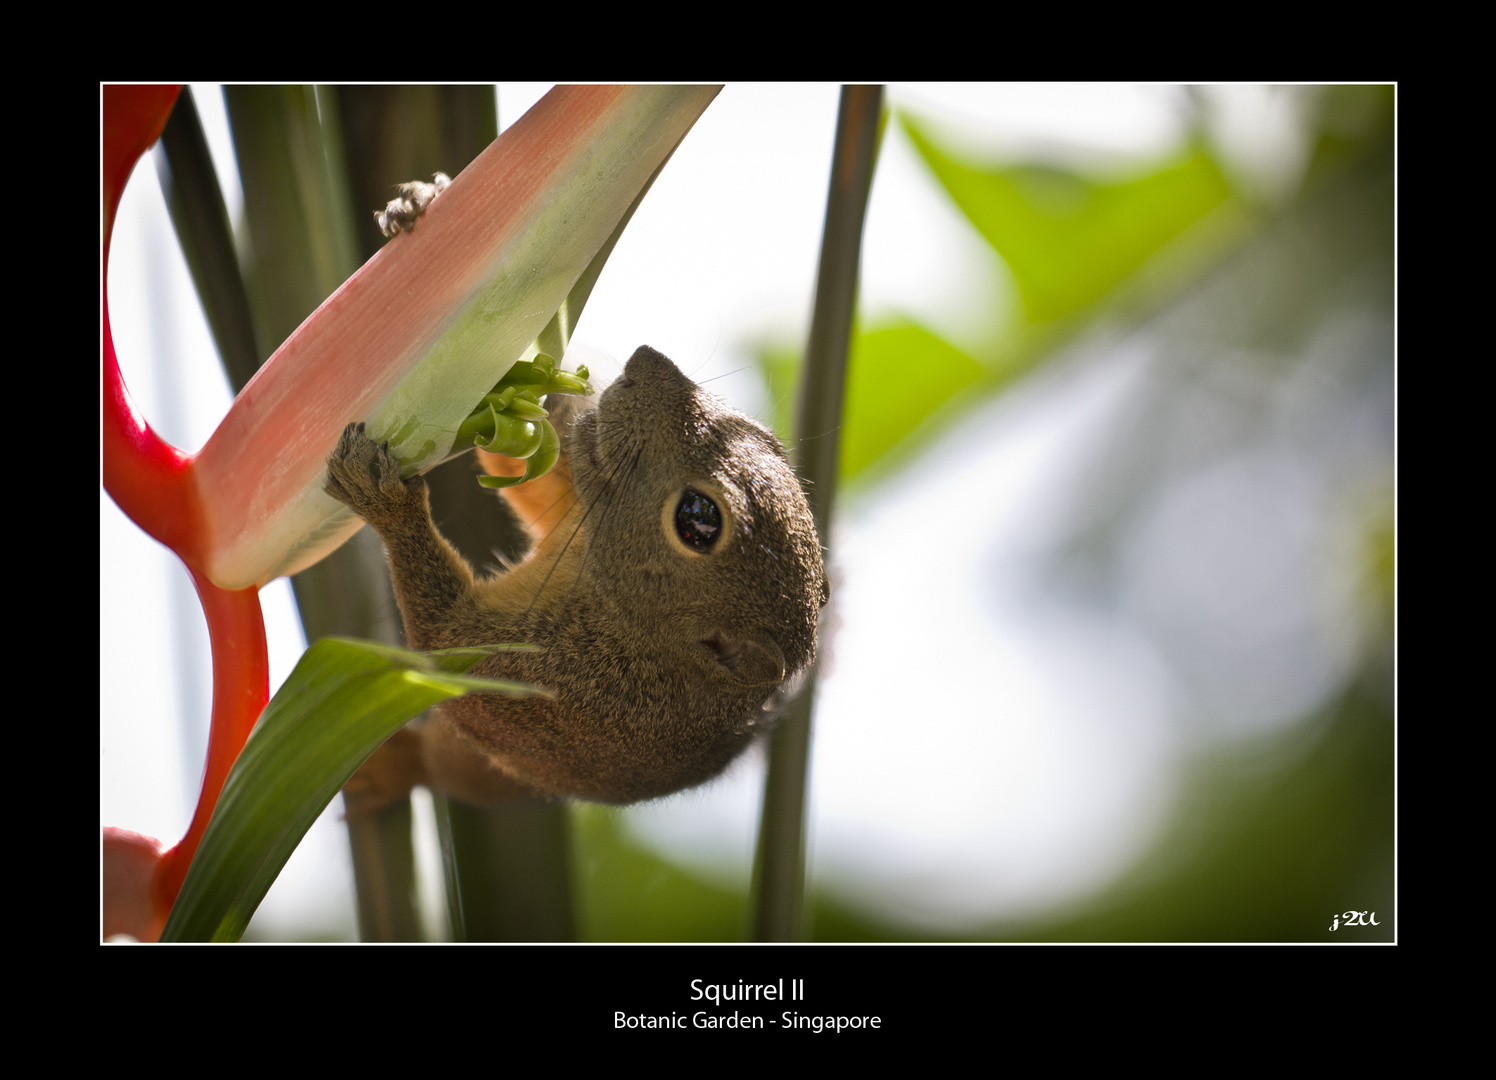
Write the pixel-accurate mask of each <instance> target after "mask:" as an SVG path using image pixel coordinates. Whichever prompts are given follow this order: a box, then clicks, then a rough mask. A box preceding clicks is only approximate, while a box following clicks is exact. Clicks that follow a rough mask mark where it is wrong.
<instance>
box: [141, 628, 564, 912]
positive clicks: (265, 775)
mask: <svg viewBox="0 0 1496 1080" xmlns="http://www.w3.org/2000/svg"><path fill="white" fill-rule="evenodd" d="M491 652H492V650H491V649H467V650H453V651H451V652H449V653H446V654H440V655H434V656H428V655H426V654H424V653H417V652H411V651H410V650H407V649H400V648H396V647H394V646H388V645H377V644H375V643H373V642H367V641H354V640H349V639H345V638H324V639H322V640H321V641H318V642H317V643H316V644H314V645H313V646H312V647H311V648H310V649H308V650H307V651H306V654H305V655H303V656H302V658H301V662H300V663H298V664H297V665H296V670H295V671H293V672H292V673H291V677H290V678H289V679H287V680H286V683H285V685H284V686H282V687H281V689H280V691H279V692H278V693H277V694H276V695H275V697H274V698H273V699H272V700H271V702H270V704H269V705H267V706H266V707H265V712H264V713H263V714H262V715H261V717H260V720H259V723H258V724H257V725H256V726H255V730H254V732H253V734H251V735H250V738H249V742H248V743H247V744H246V745H245V747H244V750H243V752H242V753H241V754H240V755H239V760H238V761H237V762H236V763H235V764H234V768H233V771H232V772H230V773H229V777H228V780H227V781H226V782H225V784H224V786H223V794H222V795H221V797H220V798H219V801H218V806H217V808H216V809H215V810H214V813H213V819H212V821H211V822H210V823H209V825H208V830H207V832H206V834H205V835H204V836H203V842H202V846H201V847H200V848H199V849H198V852H197V857H196V858H195V859H194V860H193V863H192V869H191V870H190V871H189V872H188V875H187V880H186V881H185V882H184V883H183V885H182V891H181V894H180V895H179V896H178V897H177V902H176V905H175V907H173V908H172V912H171V918H170V919H169V920H168V921H167V923H166V927H165V929H164V930H163V932H162V935H161V940H163V941H237V940H239V938H240V937H241V936H242V935H243V933H244V930H245V927H247V926H248V925H249V920H250V917H251V916H252V915H253V914H254V912H255V909H256V908H257V907H258V906H259V904H260V901H261V900H262V899H264V896H265V893H266V892H267V891H269V889H270V886H271V884H272V883H273V882H274V881H275V878H276V876H277V875H278V874H279V873H280V871H281V867H283V866H284V865H285V863H286V860H287V859H288V858H290V856H291V852H292V851H294V850H295V849H296V845H297V844H299V843H300V842H301V838H302V837H303V836H305V835H306V831H307V830H308V829H309V828H311V825H312V822H313V821H315V820H316V819H317V816H318V815H319V814H321V813H322V811H323V809H324V808H325V807H326V806H327V804H328V803H329V802H331V801H332V798H333V796H334V795H336V794H337V793H338V790H339V789H340V788H341V787H342V786H343V784H344V783H346V782H347V780H348V778H349V777H350V776H352V775H353V773H354V771H355V770H356V769H357V768H358V767H359V766H360V765H362V764H363V762H364V761H365V760H366V759H367V758H368V757H369V755H370V754H372V753H373V752H374V751H375V750H376V749H377V748H378V747H379V745H380V744H381V743H383V742H384V741H385V740H386V739H388V738H389V737H390V736H391V735H393V734H394V733H395V732H396V731H397V730H399V728H400V727H401V726H402V725H403V724H405V722H406V721H408V720H410V719H411V718H412V717H413V716H416V715H417V714H419V713H420V712H422V711H424V710H425V709H428V708H430V707H431V706H433V705H436V704H439V703H440V702H443V701H445V700H447V699H448V698H452V697H457V696H460V695H461V694H464V693H467V692H468V691H481V692H484V693H504V694H511V695H524V694H531V693H536V692H537V691H535V690H533V689H532V688H530V687H526V686H523V685H521V684H518V683H509V682H499V681H496V680H491V679H479V678H474V677H472V676H469V675H466V674H463V673H464V672H466V671H467V670H468V669H470V668H471V667H472V666H473V665H474V664H476V663H477V662H478V661H480V660H481V659H483V657H484V656H487V655H489V654H490V653H491Z"/></svg>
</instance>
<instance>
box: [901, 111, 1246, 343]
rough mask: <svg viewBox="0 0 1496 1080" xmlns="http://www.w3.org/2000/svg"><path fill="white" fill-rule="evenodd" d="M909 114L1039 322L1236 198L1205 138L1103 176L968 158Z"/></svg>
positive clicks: (936, 166)
mask: <svg viewBox="0 0 1496 1080" xmlns="http://www.w3.org/2000/svg"><path fill="white" fill-rule="evenodd" d="M900 122H901V123H902V124H903V125H904V129H905V130H906V131H907V132H908V133H909V138H910V139H911V140H912V141H913V143H914V145H915V148H916V149H917V150H918V151H919V153H920V154H921V156H923V157H924V159H925V162H926V163H927V164H928V165H929V166H930V169H931V171H933V172H934V174H935V176H936V178H937V179H938V180H939V181H940V183H941V185H942V186H944V188H945V189H946V191H947V192H948V193H949V194H950V196H951V198H952V199H954V200H955V202H956V205H957V206H958V207H959V208H960V209H961V212H962V213H964V214H965V215H966V216H967V217H968V218H969V219H970V220H971V222H972V224H973V225H975V226H976V227H977V229H978V231H980V232H981V234H982V235H983V236H984V237H986V238H987V241H988V242H989V243H990V244H991V245H992V246H993V247H994V248H996V249H997V251H998V254H1000V255H1001V256H1002V257H1003V260H1004V261H1005V262H1007V264H1008V267H1009V268H1010V269H1011V270H1012V272H1013V275H1014V277H1015V278H1016V280H1017V283H1018V289H1019V293H1020V295H1021V297H1022V300H1023V309H1024V316H1025V318H1026V320H1027V321H1028V323H1029V324H1030V325H1036V324H1044V323H1050V322H1053V321H1055V320H1058V319H1061V318H1064V317H1066V316H1068V315H1073V314H1076V313H1078V312H1080V311H1082V310H1083V309H1085V308H1087V307H1089V306H1091V305H1092V304H1094V303H1095V302H1096V301H1098V300H1100V299H1101V298H1102V297H1104V296H1105V295H1106V294H1107V293H1109V292H1111V291H1112V290H1113V289H1114V288H1116V287H1117V286H1118V285H1120V284H1121V283H1122V282H1123V281H1125V280H1126V279H1127V278H1129V277H1130V276H1132V274H1133V273H1135V272H1136V271H1137V270H1139V269H1140V268H1141V267H1142V266H1143V264H1144V263H1146V262H1147V261H1148V260H1149V259H1150V258H1151V257H1152V256H1154V255H1155V254H1157V253H1158V252H1159V251H1160V250H1162V249H1163V248H1164V247H1165V245H1167V244H1168V243H1169V242H1170V241H1172V240H1174V239H1175V238H1176V237H1178V236H1179V235H1180V234H1182V233H1183V232H1184V231H1185V230H1187V229H1188V228H1189V227H1190V226H1192V225H1194V224H1195V223H1196V222H1198V221H1199V220H1200V219H1201V218H1203V217H1205V216H1206V215H1207V214H1209V213H1210V212H1211V211H1212V210H1214V209H1216V208H1217V207H1219V206H1221V205H1222V204H1223V203H1225V202H1226V201H1227V200H1228V199H1230V198H1231V186H1230V184H1229V183H1228V182H1227V180H1226V177H1225V176H1224V175H1223V174H1222V172H1221V170H1220V169H1219V168H1218V167H1217V165H1216V163H1215V161H1214V160H1213V159H1212V158H1211V156H1210V155H1209V154H1208V153H1207V152H1206V151H1205V150H1204V149H1203V148H1201V147H1198V146H1192V147H1190V148H1189V149H1187V150H1186V151H1185V152H1184V153H1183V154H1182V155H1180V156H1178V157H1176V158H1174V159H1172V160H1169V161H1165V162H1162V163H1160V164H1159V165H1158V166H1156V167H1155V168H1153V169H1152V170H1151V171H1149V172H1147V173H1146V174H1144V175H1141V176H1137V177H1134V178H1132V179H1129V180H1124V181H1114V182H1104V181H1099V180H1094V179H1090V178H1087V177H1084V176H1081V175H1080V174H1078V173H1075V172H1070V171H1067V170H1063V169H1057V168H1053V167H1049V166H1041V165H1013V166H1004V167H992V166H979V165H973V164H969V163H966V162H963V161H961V160H959V159H958V157H957V156H955V155H954V154H953V153H951V152H949V151H947V150H945V149H943V148H941V147H940V146H939V145H937V143H936V141H935V140H934V139H933V138H932V137H931V135H930V133H929V131H928V129H927V128H926V127H925V125H924V124H922V123H920V122H919V121H916V120H914V119H913V118H911V117H909V116H907V115H901V116H900Z"/></svg>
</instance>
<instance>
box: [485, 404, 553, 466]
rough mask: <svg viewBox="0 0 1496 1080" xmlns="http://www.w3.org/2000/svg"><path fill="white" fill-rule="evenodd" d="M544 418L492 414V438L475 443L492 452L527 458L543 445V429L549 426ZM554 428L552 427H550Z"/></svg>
mask: <svg viewBox="0 0 1496 1080" xmlns="http://www.w3.org/2000/svg"><path fill="white" fill-rule="evenodd" d="M550 427H551V425H550V422H549V421H547V420H544V419H541V420H537V421H532V420H521V419H520V418H519V417H517V416H510V415H508V414H507V413H506V414H505V415H503V416H500V415H498V414H495V415H494V430H493V438H492V439H490V440H489V441H488V442H484V441H483V440H482V439H478V440H475V441H476V443H477V445H478V446H480V447H482V448H483V449H484V450H487V451H489V452H490V453H494V454H503V455H504V456H505V457H517V458H528V457H531V456H532V455H534V454H535V453H536V451H538V450H540V449H542V448H543V447H544V443H545V439H544V429H547V428H550ZM552 430H554V429H552Z"/></svg>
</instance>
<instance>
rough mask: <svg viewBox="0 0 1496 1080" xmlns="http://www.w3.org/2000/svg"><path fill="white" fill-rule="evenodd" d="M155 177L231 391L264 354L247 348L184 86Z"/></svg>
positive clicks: (203, 151) (242, 300)
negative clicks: (158, 181) (159, 182)
mask: <svg viewBox="0 0 1496 1080" xmlns="http://www.w3.org/2000/svg"><path fill="white" fill-rule="evenodd" d="M156 175H157V176H158V177H159V178H160V181H161V190H162V193H163V194H164V195H165V196H166V208H167V210H168V211H169V212H170V213H171V223H172V225H173V227H174V228H175V230H176V234H177V242H178V243H180V244H181V246H182V254H183V255H184V256H186V259H187V269H188V270H189V271H190V272H191V274H192V284H193V285H194V286H195V287H196V289H197V297H198V300H200V301H201V302H202V305H203V312H204V314H206V315H207V317H208V329H209V330H210V331H212V334H213V343H214V344H215V345H217V346H218V355H219V356H220V357H221V358H222V360H223V367H224V370H225V371H226V372H227V373H228V376H229V383H230V385H232V386H233V388H234V393H236V394H237V393H238V392H239V391H240V390H243V389H244V384H245V383H247V382H249V380H250V379H252V378H253V377H254V373H255V372H256V371H257V370H258V369H259V366H260V361H261V360H263V359H264V356H265V355H268V353H267V354H262V353H261V352H260V351H259V349H258V348H257V347H256V344H255V333H254V320H253V316H252V315H251V314H250V310H249V296H248V295H247V293H246V292H245V289H244V276H243V274H242V273H241V272H240V270H239V257H238V254H237V253H236V252H235V250H234V230H233V226H232V225H231V224H230V222H229V212H228V207H226V206H225V205H224V202H223V189H222V188H221V187H220V186H219V183H218V171H217V170H216V169H215V168H214V167H213V157H212V155H211V154H210V153H209V152H208V137H207V135H206V134H205V133H204V131H203V124H202V120H201V118H200V117H199V116H198V112H197V102H196V100H195V99H194V98H193V96H192V88H191V87H183V88H182V94H181V96H180V97H179V98H177V105H176V108H175V109H173V110H172V113H171V119H170V120H168V121H167V122H166V128H165V130H163V131H162V132H161V141H160V143H158V144H157V148H156Z"/></svg>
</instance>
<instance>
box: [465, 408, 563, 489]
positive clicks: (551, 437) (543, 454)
mask: <svg viewBox="0 0 1496 1080" xmlns="http://www.w3.org/2000/svg"><path fill="white" fill-rule="evenodd" d="M536 426H537V427H539V428H540V445H539V447H538V449H536V450H535V452H534V453H532V454H530V455H529V457H528V459H527V460H526V461H525V474H524V475H523V476H480V477H478V483H480V484H482V485H483V486H484V487H486V488H506V487H513V486H514V485H515V484H523V483H524V482H525V481H526V480H534V479H535V478H536V477H540V476H544V475H545V474H546V473H548V472H550V471H551V469H552V468H554V467H555V464H556V460H557V459H558V458H559V457H560V456H561V439H560V437H559V436H558V435H557V434H556V429H555V428H554V427H552V426H551V422H550V421H549V420H542V421H541V422H540V423H539V424H538V425H536ZM510 456H511V457H518V456H519V455H517V454H511V455H510Z"/></svg>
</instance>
